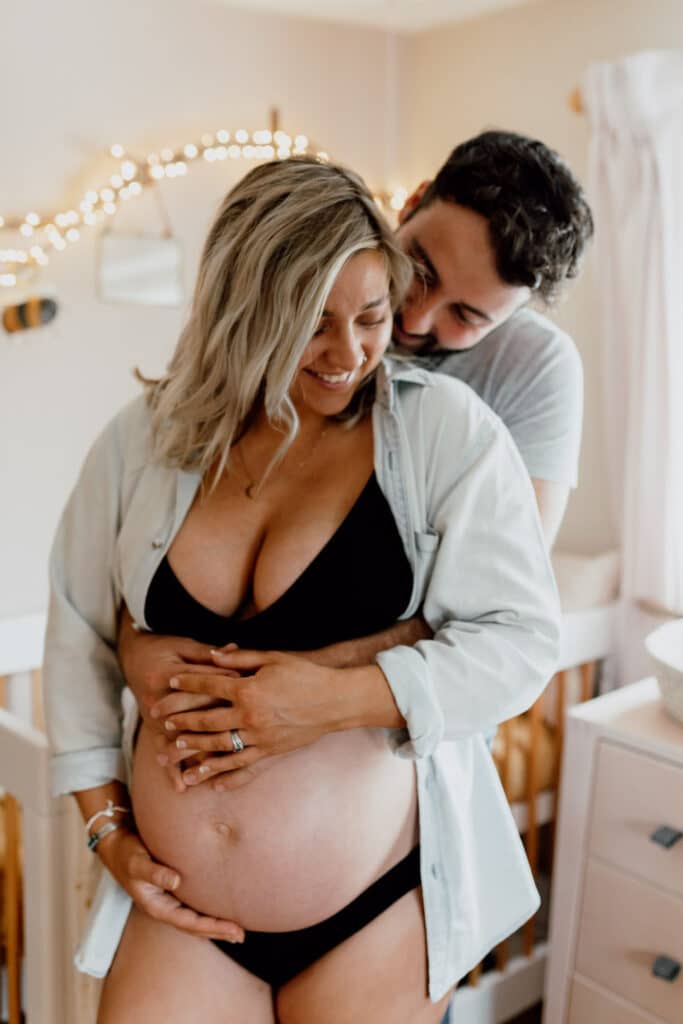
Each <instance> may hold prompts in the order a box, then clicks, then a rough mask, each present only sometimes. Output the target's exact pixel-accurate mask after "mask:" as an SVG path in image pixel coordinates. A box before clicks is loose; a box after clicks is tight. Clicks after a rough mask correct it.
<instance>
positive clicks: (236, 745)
mask: <svg viewBox="0 0 683 1024" xmlns="http://www.w3.org/2000/svg"><path fill="white" fill-rule="evenodd" d="M230 739H231V740H232V752H233V754H239V752H240V750H244V743H243V742H242V737H241V736H240V734H239V732H238V731H237V729H231V730H230Z"/></svg>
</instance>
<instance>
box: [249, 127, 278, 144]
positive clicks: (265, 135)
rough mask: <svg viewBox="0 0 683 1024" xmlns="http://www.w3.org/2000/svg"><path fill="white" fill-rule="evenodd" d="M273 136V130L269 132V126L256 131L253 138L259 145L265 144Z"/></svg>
mask: <svg viewBox="0 0 683 1024" xmlns="http://www.w3.org/2000/svg"><path fill="white" fill-rule="evenodd" d="M272 138H273V134H272V132H269V131H268V129H267V128H264V129H262V130H261V131H259V132H254V134H253V135H252V139H253V140H254V142H255V143H256V145H257V146H265V145H266V144H267V143H269V142H270V141H271V140H272Z"/></svg>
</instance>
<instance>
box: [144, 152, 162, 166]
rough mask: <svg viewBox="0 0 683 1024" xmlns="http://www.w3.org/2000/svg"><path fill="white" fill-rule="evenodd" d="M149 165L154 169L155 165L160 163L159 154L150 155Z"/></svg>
mask: <svg viewBox="0 0 683 1024" xmlns="http://www.w3.org/2000/svg"><path fill="white" fill-rule="evenodd" d="M147 163H148V164H149V166H150V167H154V165H155V164H158V163H159V155H158V154H157V153H150V154H149V156H148V157H147Z"/></svg>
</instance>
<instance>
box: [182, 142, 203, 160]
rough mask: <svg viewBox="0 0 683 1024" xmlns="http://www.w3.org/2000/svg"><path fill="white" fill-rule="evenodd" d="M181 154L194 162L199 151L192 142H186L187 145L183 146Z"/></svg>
mask: <svg viewBox="0 0 683 1024" xmlns="http://www.w3.org/2000/svg"><path fill="white" fill-rule="evenodd" d="M183 153H184V154H185V156H186V157H187V159H188V160H194V158H195V157H196V156H197V154H198V153H199V150H198V149H197V147H196V146H195V144H194V142H188V144H187V145H186V146H185V148H184V150H183Z"/></svg>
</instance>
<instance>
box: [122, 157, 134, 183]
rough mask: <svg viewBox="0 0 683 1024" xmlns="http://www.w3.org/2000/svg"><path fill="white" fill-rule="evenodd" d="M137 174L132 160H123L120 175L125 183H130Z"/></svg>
mask: <svg viewBox="0 0 683 1024" xmlns="http://www.w3.org/2000/svg"><path fill="white" fill-rule="evenodd" d="M137 173H138V169H137V167H136V165H135V164H134V163H133V161H132V160H124V162H123V163H122V164H121V174H122V175H123V177H124V178H125V180H126V181H132V179H133V178H134V177H135V175H136V174H137Z"/></svg>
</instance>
